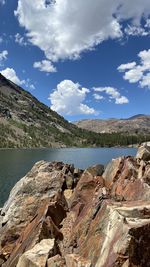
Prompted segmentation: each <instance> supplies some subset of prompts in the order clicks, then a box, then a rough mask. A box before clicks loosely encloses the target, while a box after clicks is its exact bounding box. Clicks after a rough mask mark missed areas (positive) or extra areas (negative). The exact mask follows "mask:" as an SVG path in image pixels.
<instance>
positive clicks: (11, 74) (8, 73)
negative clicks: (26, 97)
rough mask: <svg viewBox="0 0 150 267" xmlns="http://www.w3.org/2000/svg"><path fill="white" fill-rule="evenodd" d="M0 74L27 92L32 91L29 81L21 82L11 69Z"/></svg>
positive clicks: (32, 86)
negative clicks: (27, 90)
mask: <svg viewBox="0 0 150 267" xmlns="http://www.w3.org/2000/svg"><path fill="white" fill-rule="evenodd" d="M1 74H2V75H3V76H5V77H6V78H7V79H8V80H10V81H12V82H13V83H15V84H17V85H19V86H25V87H26V88H27V89H29V90H34V89H35V86H34V84H33V83H32V82H31V80H30V79H29V78H28V79H26V80H21V79H20V78H19V77H18V76H17V74H16V71H15V70H14V69H13V68H6V69H4V70H2V71H1Z"/></svg>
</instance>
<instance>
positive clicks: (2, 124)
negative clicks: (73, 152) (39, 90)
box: [0, 74, 86, 147]
mask: <svg viewBox="0 0 150 267" xmlns="http://www.w3.org/2000/svg"><path fill="white" fill-rule="evenodd" d="M85 135H86V132H85ZM83 139H86V137H85V136H84V133H83V131H79V130H78V128H77V127H76V126H75V125H73V124H71V123H69V122H68V121H66V120H65V119H64V118H63V117H61V116H60V115H58V114H57V113H56V112H54V111H52V110H51V109H50V108H48V107H47V106H45V105H44V104H42V103H40V102H39V101H38V100H37V99H36V98H35V97H33V96H32V95H31V94H30V93H29V92H27V91H25V90H23V89H22V88H20V87H19V86H17V85H15V84H14V83H12V82H11V81H9V80H7V79H6V78H5V77H4V76H2V75H1V74H0V147H44V146H46V147H58V146H59V147H61V146H62V147H63V146H69V145H72V146H73V145H75V146H77V145H81V144H82V141H83Z"/></svg>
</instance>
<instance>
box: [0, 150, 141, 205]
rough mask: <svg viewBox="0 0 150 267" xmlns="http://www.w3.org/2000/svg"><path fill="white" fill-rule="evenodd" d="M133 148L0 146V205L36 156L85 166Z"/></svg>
mask: <svg viewBox="0 0 150 267" xmlns="http://www.w3.org/2000/svg"><path fill="white" fill-rule="evenodd" d="M136 151H137V149H135V148H61V149H27V150H25V149H12V150H0V207H1V206H2V205H3V204H4V202H5V201H6V200H7V198H8V195H9V192H10V190H11V188H12V187H13V186H14V185H15V183H16V182H17V181H18V180H19V179H20V178H21V177H23V176H24V175H25V174H26V173H27V172H28V171H29V170H30V169H31V168H32V166H33V164H34V163H35V162H37V161H39V160H47V161H63V162H65V163H73V164H74V165H75V167H78V168H81V169H85V168H86V167H88V166H91V165H94V164H97V163H102V164H104V165H106V164H107V163H108V162H109V161H110V160H111V159H112V158H117V157H119V156H127V155H131V156H134V155H135V154H136Z"/></svg>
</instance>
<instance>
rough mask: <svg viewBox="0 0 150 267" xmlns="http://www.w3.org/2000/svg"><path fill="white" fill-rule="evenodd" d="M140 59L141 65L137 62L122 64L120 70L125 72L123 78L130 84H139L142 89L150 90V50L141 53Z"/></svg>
mask: <svg viewBox="0 0 150 267" xmlns="http://www.w3.org/2000/svg"><path fill="white" fill-rule="evenodd" d="M138 57H139V59H140V63H139V64H137V63H135V62H132V63H127V64H121V65H120V66H119V67H118V70H119V71H120V72H125V74H124V76H123V78H124V79H125V80H127V81H129V82H130V83H137V82H139V85H140V86H141V87H142V88H143V87H148V88H149V89H150V49H149V50H143V51H141V52H140V53H139V54H138ZM133 63H134V64H133ZM128 66H130V68H129V67H128Z"/></svg>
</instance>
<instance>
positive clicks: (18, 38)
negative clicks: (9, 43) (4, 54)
mask: <svg viewBox="0 0 150 267" xmlns="http://www.w3.org/2000/svg"><path fill="white" fill-rule="evenodd" d="M15 42H16V43H18V44H19V45H21V46H26V45H27V44H28V43H27V42H26V41H25V38H24V37H23V36H21V35H20V33H16V35H15Z"/></svg>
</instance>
